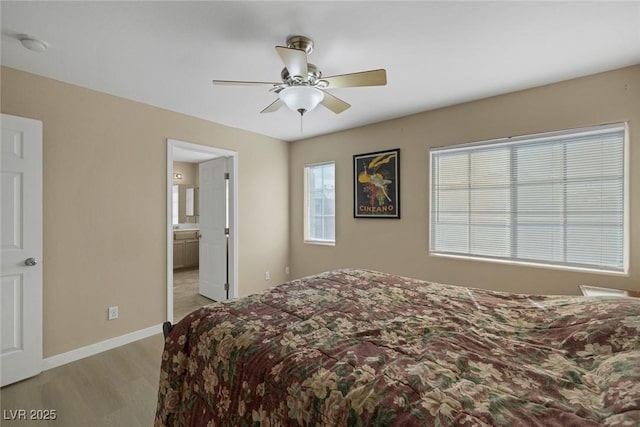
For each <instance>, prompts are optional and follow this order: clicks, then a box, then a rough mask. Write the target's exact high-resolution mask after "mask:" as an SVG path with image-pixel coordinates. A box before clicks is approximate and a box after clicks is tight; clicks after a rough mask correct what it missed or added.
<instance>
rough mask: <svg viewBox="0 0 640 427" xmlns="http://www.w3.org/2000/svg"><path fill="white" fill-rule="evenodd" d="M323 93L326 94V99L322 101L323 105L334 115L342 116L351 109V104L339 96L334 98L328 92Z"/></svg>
mask: <svg viewBox="0 0 640 427" xmlns="http://www.w3.org/2000/svg"><path fill="white" fill-rule="evenodd" d="M322 92H324V99H323V100H322V102H321V104H322V105H324V106H325V107H327V108H328V109H329V110H331V111H333V112H334V113H336V114H340V113H342V112H343V111H344V110H346V109H347V108H349V107H351V104H349V103H346V102H344V101H343V100H342V99H340V98H338V97H337V96H333V95H331V94H330V93H329V92H326V91H324V90H323V91H322Z"/></svg>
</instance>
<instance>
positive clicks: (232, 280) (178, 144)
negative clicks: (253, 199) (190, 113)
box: [166, 138, 238, 322]
mask: <svg viewBox="0 0 640 427" xmlns="http://www.w3.org/2000/svg"><path fill="white" fill-rule="evenodd" d="M174 148H179V149H181V150H188V151H194V152H197V153H200V154H205V155H207V154H208V155H211V158H212V159H213V158H214V157H227V158H229V159H230V160H231V166H232V167H231V175H230V179H231V182H230V185H229V192H230V194H229V198H230V199H231V206H229V209H230V212H229V234H230V236H229V298H237V297H238V153H237V152H236V151H232V150H227V149H223V148H216V147H210V146H208V145H200V144H193V143H191V142H185V141H179V140H177V139H171V138H168V139H167V176H166V187H167V194H166V196H167V197H166V198H167V221H166V238H167V263H166V265H167V316H166V317H167V320H168V321H169V322H173V218H172V210H173V203H172V198H173V193H172V188H173V161H174V160H173V157H174Z"/></svg>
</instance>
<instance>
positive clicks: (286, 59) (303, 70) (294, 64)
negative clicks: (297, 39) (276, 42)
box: [276, 46, 309, 82]
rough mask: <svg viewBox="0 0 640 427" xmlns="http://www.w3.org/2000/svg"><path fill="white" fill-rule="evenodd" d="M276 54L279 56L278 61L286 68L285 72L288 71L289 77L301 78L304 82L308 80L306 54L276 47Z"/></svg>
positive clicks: (301, 51)
mask: <svg viewBox="0 0 640 427" xmlns="http://www.w3.org/2000/svg"><path fill="white" fill-rule="evenodd" d="M276 52H278V55H280V59H282V62H283V63H284V66H285V67H287V71H289V75H290V76H291V77H294V76H298V77H301V78H302V80H303V81H305V82H306V81H307V80H309V75H308V73H309V70H308V68H307V52H305V51H304V50H300V49H292V48H290V47H284V46H276Z"/></svg>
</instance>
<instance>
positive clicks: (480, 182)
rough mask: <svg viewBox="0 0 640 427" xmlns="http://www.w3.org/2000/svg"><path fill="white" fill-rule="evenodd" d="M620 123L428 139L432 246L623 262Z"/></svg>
mask: <svg viewBox="0 0 640 427" xmlns="http://www.w3.org/2000/svg"><path fill="white" fill-rule="evenodd" d="M626 139H627V138H626V126H625V124H624V123H620V124H612V125H604V126H597V127H592V128H583V129H573V130H569V131H563V132H554V133H546V134H538V135H530V136H524V137H517V138H509V139H505V140H499V141H488V142H479V143H471V144H463V145H456V146H448V147H442V148H437V149H432V150H431V152H430V156H431V214H430V229H431V236H430V252H431V253H432V254H439V255H452V256H465V257H473V258H484V259H493V260H502V261H507V262H525V263H534V264H544V265H553V266H559V267H566V268H580V269H590V270H598V271H608V272H625V271H626V267H627V252H628V251H627V249H626V247H627V242H626V239H627V222H628V221H627V214H626V211H625V209H626V206H627V200H626V199H627V196H626V188H625V187H626V182H627V179H626V172H627V171H626V167H625V149H626Z"/></svg>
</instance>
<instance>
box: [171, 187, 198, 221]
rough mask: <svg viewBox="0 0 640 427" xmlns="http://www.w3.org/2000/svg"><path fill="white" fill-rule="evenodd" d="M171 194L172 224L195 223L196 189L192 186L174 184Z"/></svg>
mask: <svg viewBox="0 0 640 427" xmlns="http://www.w3.org/2000/svg"><path fill="white" fill-rule="evenodd" d="M172 194H173V209H174V212H173V224H185V223H192V222H193V223H197V222H198V215H199V213H198V188H197V187H195V186H193V185H185V184H174V186H173V192H172ZM176 212H177V215H176Z"/></svg>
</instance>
